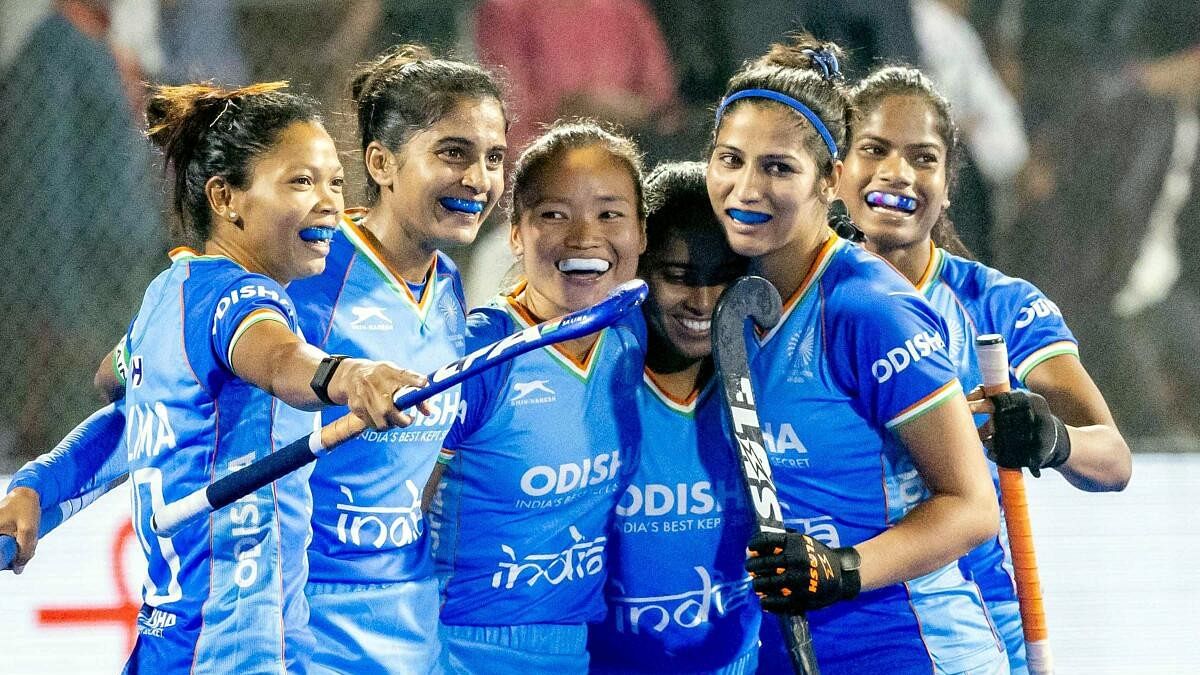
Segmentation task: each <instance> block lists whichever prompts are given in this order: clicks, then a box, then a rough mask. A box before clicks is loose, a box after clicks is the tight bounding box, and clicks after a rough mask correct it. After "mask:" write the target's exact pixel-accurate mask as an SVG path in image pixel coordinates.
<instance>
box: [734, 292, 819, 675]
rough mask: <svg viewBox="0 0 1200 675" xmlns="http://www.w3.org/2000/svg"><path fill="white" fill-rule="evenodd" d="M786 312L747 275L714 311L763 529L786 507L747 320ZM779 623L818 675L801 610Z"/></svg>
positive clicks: (776, 528)
mask: <svg viewBox="0 0 1200 675" xmlns="http://www.w3.org/2000/svg"><path fill="white" fill-rule="evenodd" d="M781 311H782V302H781V300H780V299H779V292H778V291H776V290H775V287H774V286H772V285H771V283H770V282H769V281H767V280H766V279H763V278H762V277H742V278H740V279H738V280H737V281H735V282H733V285H731V286H730V287H729V288H727V289H725V292H724V293H722V294H721V297H720V299H718V300H717V307H716V309H715V310H714V311H713V333H712V341H713V360H714V361H715V362H716V365H717V374H718V377H720V378H721V392H722V394H723V399H724V401H725V409H726V411H727V412H728V413H729V419H730V422H731V423H732V425H733V435H734V439H735V440H736V441H737V446H738V466H739V467H740V468H741V473H742V481H743V483H744V485H745V488H746V494H747V495H748V496H749V498H750V502H751V504H752V505H753V506H754V523H755V526H756V527H757V528H758V531H759V532H779V533H782V532H784V527H783V510H782V509H781V508H780V506H779V497H778V496H777V495H776V494H775V483H774V481H772V480H771V464H770V463H769V462H768V460H767V453H766V451H765V450H764V449H763V437H762V429H761V427H760V426H759V423H758V409H757V407H756V405H755V403H754V390H753V388H752V387H751V385H750V358H749V353H748V352H747V350H746V329H747V327H746V321H747V319H750V320H753V321H754V323H755V324H756V325H758V326H759V327H760V328H764V329H768V330H769V329H771V328H773V327H774V326H775V324H777V323H779V316H780V312H781ZM779 623H780V627H781V628H782V629H783V636H784V639H785V640H786V641H787V649H788V655H789V657H790V658H791V660H792V668H793V669H794V670H795V671H796V673H797V675H817V674H818V673H819V672H820V670H819V669H818V668H817V656H816V654H814V653H813V648H812V633H811V632H809V629H808V620H807V619H805V618H804V616H803V615H801V614H797V615H792V616H782V615H780V616H779Z"/></svg>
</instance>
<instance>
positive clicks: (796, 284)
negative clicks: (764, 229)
mask: <svg viewBox="0 0 1200 675" xmlns="http://www.w3.org/2000/svg"><path fill="white" fill-rule="evenodd" d="M832 236H836V235H834V234H833V232H832V231H831V230H830V229H829V228H828V227H825V226H823V225H822V226H821V227H818V228H814V230H813V232H812V233H806V234H802V235H799V236H797V237H796V238H795V239H793V240H792V241H790V242H788V243H787V244H786V245H784V246H783V247H782V248H780V249H779V250H777V251H772V252H771V253H768V254H766V255H763V256H759V257H758V258H755V259H754V260H752V261H751V263H750V271H751V273H753V274H759V275H762V276H763V277H765V278H766V280H767V281H770V282H771V285H773V286H775V289H776V290H777V291H779V295H780V296H781V297H782V298H783V299H784V301H785V302H786V301H787V299H788V298H790V297H792V296H793V295H795V293H796V291H797V290H799V289H800V284H802V283H804V279H805V278H806V277H807V276H808V272H809V270H810V269H811V268H812V266H813V263H815V262H816V260H817V256H818V255H820V253H821V249H823V248H824V247H825V242H826V241H828V240H829V237H832Z"/></svg>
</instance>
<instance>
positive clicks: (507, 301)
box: [502, 281, 608, 382]
mask: <svg viewBox="0 0 1200 675" xmlns="http://www.w3.org/2000/svg"><path fill="white" fill-rule="evenodd" d="M523 290H525V282H524V281H522V282H521V283H519V284H517V286H516V288H514V289H513V290H512V292H511V293H509V294H508V295H505V296H503V297H502V300H503V306H504V309H505V310H507V311H508V313H509V315H510V316H511V317H512V318H513V321H514V322H516V324H517V325H518V326H519V327H521V328H529V327H530V326H535V325H537V323H538V321H537V319H536V318H534V316H533V315H532V314H530V313H529V310H527V309H526V308H525V306H524V305H522V304H521V303H520V302H517V296H518V295H520V294H521V291H523ZM607 334H608V329H607V328H605V329H603V330H601V331H600V332H599V333H598V334H597V335H596V341H595V342H593V343H592V346H591V348H590V349H588V351H587V354H584V355H583V358H582V359H579V358H576V357H575V356H574V355H572V354H571V353H569V352H567V351H566V349H564V348H563V346H562V345H561V344H552V345H547V346H545V347H542V349H543V350H544V351H545V352H546V353H547V354H549V355H550V356H551V358H553V359H554V360H555V361H557V362H558V363H559V364H560V365H562V367H563V368H566V370H567V372H569V373H571V374H572V375H574V376H576V377H578V378H579V379H581V380H583V381H584V382H586V381H587V380H588V378H589V377H591V374H592V371H593V370H594V369H595V365H596V361H597V360H598V359H597V358H596V355H597V354H599V353H600V350H601V348H602V345H603V344H604V336H605V335H607Z"/></svg>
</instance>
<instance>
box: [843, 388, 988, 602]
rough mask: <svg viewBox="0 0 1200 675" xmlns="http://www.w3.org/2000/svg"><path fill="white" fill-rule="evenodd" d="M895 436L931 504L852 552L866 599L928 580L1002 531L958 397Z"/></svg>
mask: <svg viewBox="0 0 1200 675" xmlns="http://www.w3.org/2000/svg"><path fill="white" fill-rule="evenodd" d="M895 433H896V434H897V435H898V436H899V437H900V439H901V441H903V443H904V445H905V447H906V448H907V449H908V452H909V454H910V455H911V457H912V460H913V464H914V465H915V467H916V469H917V471H918V473H920V475H921V478H922V480H923V481H924V483H925V486H926V487H927V488H928V489H929V492H930V493H931V496H930V497H929V498H928V499H927V500H925V501H923V502H921V503H920V504H918V505H916V506H915V507H913V509H912V510H911V511H909V512H908V514H907V515H905V516H904V518H903V519H902V520H901V521H900V522H899V523H897V524H896V525H895V526H894V527H892V528H889V529H888V530H886V531H885V532H883V533H882V534H880V535H878V536H876V537H874V538H872V539H869V540H867V541H865V542H863V543H862V544H859V545H857V546H856V547H855V548H857V549H858V550H859V552H860V553H861V554H862V568H861V574H862V587H863V590H864V591H866V590H870V589H874V588H879V587H881V586H887V585H889V584H894V583H898V582H901V581H907V580H909V579H914V578H916V577H919V576H922V575H925V574H928V573H930V572H932V571H934V570H936V569H938V568H939V567H942V566H943V565H946V564H948V563H949V562H951V561H953V560H956V559H958V558H960V557H962V556H963V555H965V554H966V553H967V552H968V551H970V550H971V549H973V548H975V547H976V546H978V545H979V544H981V543H983V542H984V541H986V540H987V539H988V538H989V537H992V536H995V534H996V532H997V529H998V527H999V523H1000V511H999V507H998V506H997V502H996V493H995V490H994V489H993V487H992V482H991V479H990V477H989V474H988V470H987V466H986V464H985V460H984V456H983V453H982V452H980V451H979V438H978V436H977V435H976V433H975V427H974V425H973V423H972V420H971V414H970V411H969V410H968V407H967V402H966V399H965V398H964V397H963V395H962V394H961V393H958V394H956V395H955V396H953V397H952V398H950V399H949V400H947V401H946V402H944V403H943V404H941V405H939V406H938V407H936V408H934V409H933V410H930V411H928V412H926V413H924V414H922V415H921V416H920V417H917V418H915V419H912V420H909V421H908V422H905V423H904V424H903V425H901V426H899V427H898V428H897V429H896V430H895Z"/></svg>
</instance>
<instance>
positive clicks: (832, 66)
mask: <svg viewBox="0 0 1200 675" xmlns="http://www.w3.org/2000/svg"><path fill="white" fill-rule="evenodd" d="M803 53H804V54H805V55H807V56H808V58H810V59H812V60H813V63H815V64H817V66H818V67H820V68H821V72H822V73H823V76H824V78H825V79H826V80H836V79H838V78H839V77H841V76H842V70H841V67H840V66H838V60H837V55H836V54H834V53H833V52H831V51H829V50H828V49H826V48H824V47H822V48H820V49H805V50H803Z"/></svg>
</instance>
